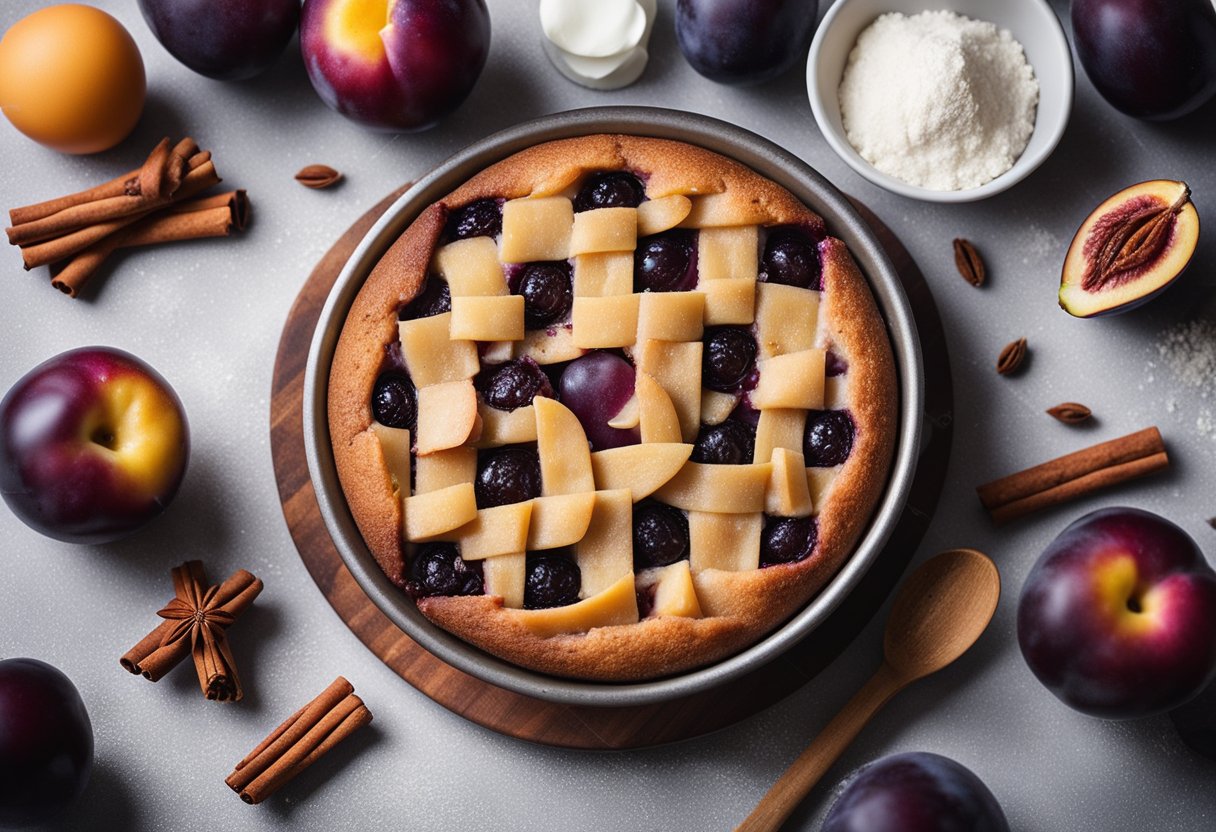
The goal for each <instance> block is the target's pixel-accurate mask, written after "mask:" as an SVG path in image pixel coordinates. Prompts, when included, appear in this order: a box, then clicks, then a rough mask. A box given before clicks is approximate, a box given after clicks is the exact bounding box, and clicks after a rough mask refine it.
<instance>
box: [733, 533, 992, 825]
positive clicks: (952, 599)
mask: <svg viewBox="0 0 1216 832" xmlns="http://www.w3.org/2000/svg"><path fill="white" fill-rule="evenodd" d="M1000 597H1001V576H1000V574H999V573H998V572H997V569H996V565H995V564H993V562H992V561H991V560H989V559H988V557H987V556H986V555H983V554H981V553H980V552H977V551H976V550H974V549H951V550H949V551H947V552H942V553H941V554H940V555H936V556H935V557H932V558H930V559H929V560H927V561H925V562H924V563H922V564H921V565H920V566H919V567H918V568H917V569H916V571H914V572H913V573H912V574H911V575H909V576H908V579H907V580H906V581H904V584H903V586H902V587H900V590H899V594H898V595H897V596H896V597H895V603H894V604H893V605H892V606H891V615H890V617H889V618H888V619H887V629H886V632H885V633H884V635H883V663H882V665H881V666H880V667H879V668H878V672H877V673H875V674H874V676H873V677H872V678H871V679H870V681H868V682H866V684H865V685H864V686H863V687H862V689H861V690H859V691H858V692H857V694H856V695H855V696H854V697H853V698H852V699H850V700H849V702H848V704H847V705H845V706H844V708H843V709H842V710H841V711H840V713H838V714H837V715H836V717H835V718H834V719H833V720H832V721H831V722H829V723H828V724H827V727H825V728H824V729H823V730H822V731H821V732H820V733H819V736H817V737H816V738H815V739H814V740H813V741H812V742H811V744H810V745H809V746H808V747H807V749H806V751H803V752H802V754H801V755H800V756H799V757H798V759H797V760H795V761H794V762H793V764H792V765H791V766H790V767H789V768H788V769H786V771H785V774H783V775H781V779H780V780H778V781H777V782H776V783H774V784H773V787H772V788H771V789H769V790H768V793H767V794H766V795H764V797H763V798H762V799H761V800H760V803H759V805H757V806H756V808H755V809H753V810H752V813H751V814H750V815H748V816H747V818H746V819H745V820H744V821H743V823H741V824H739V826H738V827H736V832H760V830H776V829H777V828H779V827H780V826H781V824H782V823H783V822H784V821H785V819H786V818H787V817H789V815H790V813H791V812H792V811H794V808H795V807H796V806H797V805H798V804H799V803H800V802H801V801H802V798H804V797H806V794H807V792H809V791H810V790H811V789H812V788H813V787H814V786H815V784H816V783H818V782H819V778H821V777H822V776H823V775H824V772H826V771H827V770H828V769H829V768H830V767H831V765H832V763H834V762H836V760H837V758H839V757H840V755H841V754H843V753H844V750H845V749H846V748H848V746H849V743H851V742H852V741H853V740H854V738H856V736H857V735H858V734H859V733H861V729H862V728H864V727H865V724H866V723H867V722H869V721H870V719H871V718H873V716H874V715H875V714H876V713H878V710H879V708H881V707H882V706H883V705H885V704H887V702H888V701H889V700H890V699H891V697H893V696H894V695H895V694H897V693H899V692H900V691H901V690H903V689H904V688H905V687H907V686H908V685H909V684H911V683H912V682H915V681H916V680H917V679H923V678H924V677H925V676H928V675H929V674H930V673H934V672H936V671H938V670H941V669H942V668H943V667H945V666H946V665H948V664H950V663H951V662H952V661H954V660H955V659H957V658H958V657H959V656H961V655H963V653H965V652H967V649H968V648H969V647H971V645H972V644H975V642H976V639H978V638H979V637H980V634H981V633H983V632H984V630H985V628H987V626H988V622H989V621H991V620H992V615H993V613H994V612H996V603H997V601H998V600H999V599H1000Z"/></svg>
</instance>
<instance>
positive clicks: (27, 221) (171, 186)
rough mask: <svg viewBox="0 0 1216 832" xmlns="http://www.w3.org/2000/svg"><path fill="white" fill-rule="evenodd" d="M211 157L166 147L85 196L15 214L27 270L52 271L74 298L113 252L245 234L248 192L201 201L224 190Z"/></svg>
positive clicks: (11, 234)
mask: <svg viewBox="0 0 1216 832" xmlns="http://www.w3.org/2000/svg"><path fill="white" fill-rule="evenodd" d="M220 181H221V180H220V177H219V174H218V173H217V172H216V170H215V163H214V162H212V160H211V152H210V151H207V150H200V149H199V147H198V145H197V144H196V143H195V141H194V139H191V138H185V139H182V140H181V141H180V142H178V143H177V144H176V145H170V143H169V139H167V138H165V139H162V140H161V141H160V143H159V144H158V145H157V146H156V148H155V149H154V150H153V151H152V153H151V155H149V156H148V159H147V161H145V162H144V164H143V165H142V166H141V167H139V168H138V169H136V170H133V171H129V172H127V173H125V174H123V175H122V176H119V177H117V178H115V179H111V180H110V181H109V182H106V183H104V184H101V185H97V186H96V187H93V188H89V189H87V190H84V191H80V192H79V193H75V194H69V195H68V196H63V197H59V198H57V199H51V200H48V201H46V202H40V203H37V204H35V205H27V206H25V207H22V208H14V209H13V210H11V211H9V218H10V220H11V221H12V227H11V228H7V229H5V233H7V235H8V241H9V243H10V244H12V245H15V246H20V248H21V259H22V261H23V263H24V265H25V268H26V269H27V270H29V269H33V268H36V267H38V266H50V267H51V285H52V286H54V287H55V288H56V289H59V290H60V291H61V292H63V293H64V294H66V295H69V296H70V297H76V294H77V292H79V291H80V288H81V287H82V286H84V284H85V282H86V281H88V279H89V278H90V277H92V276H93V275H94V274H95V273H96V272H97V270H98V268H99V267H100V266H101V264H102V263H103V262H105V260H106V258H107V257H108V256H109V255H110V253H111V252H113V251H115V250H116V249H119V248H132V247H135V246H146V245H155V244H157V243H167V242H173V241H176V240H191V239H197V238H200V237H226V236H228V235H229V234H231V233H232V231H233V230H234V229H235V230H238V231H239V230H242V229H244V227H245V225H246V223H247V222H248V219H249V199H248V197H247V196H246V195H245V192H244V191H240V190H238V191H228V192H226V193H221V194H217V195H214V196H209V197H201V196H199V195H200V194H202V193H203V192H204V191H206V190H207V189H208V188H211V187H212V186H214V185H217V184H219V182H220Z"/></svg>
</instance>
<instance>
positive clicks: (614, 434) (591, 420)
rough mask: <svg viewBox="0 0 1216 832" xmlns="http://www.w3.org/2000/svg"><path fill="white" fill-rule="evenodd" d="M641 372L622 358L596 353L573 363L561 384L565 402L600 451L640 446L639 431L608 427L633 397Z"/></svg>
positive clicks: (560, 390) (611, 354)
mask: <svg viewBox="0 0 1216 832" xmlns="http://www.w3.org/2000/svg"><path fill="white" fill-rule="evenodd" d="M636 378H637V373H636V372H635V371H634V369H633V365H632V364H630V363H629V362H628V361H626V360H625V359H623V358H621V357H620V356H619V355H615V354H613V353H610V352H602V351H599V350H595V351H592V352H589V353H587V354H586V355H584V356H582V357H580V358H576V359H574V360H573V361H571V362H570V364H569V365H568V366H567V367H566V369H565V371H564V372H563V373H562V377H561V381H560V382H559V384H558V388H559V393H560V396H561V400H562V403H563V404H565V405H566V407H568V408H570V410H571V412H573V413H574V415H575V416H577V417H578V421H579V423H580V424H582V426H583V430H584V431H585V432H586V433H587V441H589V442H590V443H591V447H592V448H594V449H595V450H597V451H602V450H604V449H605V448H619V447H621V446H622V445H636V444H637V443H638V442H639V441H640V440H641V435H640V434H639V433H638V431H637V429H635V428H630V429H622V428H613V427H609V426H608V422H609V421H611V420H612V419H614V418H616V416H617V414H618V413H620V412H621V408H623V407H624V406H625V404H626V402H628V401H629V400H630V399H631V398H632V397H633V383H634V380H635V379H636Z"/></svg>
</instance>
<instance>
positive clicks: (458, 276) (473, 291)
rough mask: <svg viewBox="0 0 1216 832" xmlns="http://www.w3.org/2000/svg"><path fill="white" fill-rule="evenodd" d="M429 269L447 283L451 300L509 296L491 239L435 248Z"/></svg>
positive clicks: (485, 238)
mask: <svg viewBox="0 0 1216 832" xmlns="http://www.w3.org/2000/svg"><path fill="white" fill-rule="evenodd" d="M432 268H433V269H434V270H435V272H436V273H437V274H439V275H440V276H441V277H442V278H443V279H444V280H446V281H447V282H448V291H449V292H450V293H451V296H452V297H454V298H457V297H468V296H476V295H487V296H488V295H506V294H509V291H508V289H507V280H506V277H505V276H504V275H503V271H502V264H501V263H499V262H498V246H497V245H496V244H495V243H494V239H493V238H492V237H471V238H469V239H467V240H457V241H456V242H454V243H448V244H447V245H446V246H443V247H442V248H439V249H436V250H435V256H434V258H433V259H432Z"/></svg>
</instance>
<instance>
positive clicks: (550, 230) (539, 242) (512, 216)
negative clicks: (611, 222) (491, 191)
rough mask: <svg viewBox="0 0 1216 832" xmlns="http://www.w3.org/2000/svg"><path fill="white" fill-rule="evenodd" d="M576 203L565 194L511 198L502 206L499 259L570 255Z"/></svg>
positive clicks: (526, 260) (527, 260)
mask: <svg viewBox="0 0 1216 832" xmlns="http://www.w3.org/2000/svg"><path fill="white" fill-rule="evenodd" d="M573 228H574V205H573V203H571V202H570V200H569V199H567V198H566V197H564V196H547V197H540V198H533V197H525V198H523V199H512V200H509V201H507V202H506V203H505V204H504V205H503V206H502V237H501V241H500V243H499V249H498V259H499V260H501V261H502V262H504V263H530V262H532V261H535V260H565V259H567V258H568V257H570V235H571V232H572V231H573Z"/></svg>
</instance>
